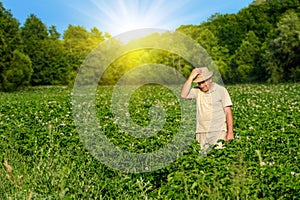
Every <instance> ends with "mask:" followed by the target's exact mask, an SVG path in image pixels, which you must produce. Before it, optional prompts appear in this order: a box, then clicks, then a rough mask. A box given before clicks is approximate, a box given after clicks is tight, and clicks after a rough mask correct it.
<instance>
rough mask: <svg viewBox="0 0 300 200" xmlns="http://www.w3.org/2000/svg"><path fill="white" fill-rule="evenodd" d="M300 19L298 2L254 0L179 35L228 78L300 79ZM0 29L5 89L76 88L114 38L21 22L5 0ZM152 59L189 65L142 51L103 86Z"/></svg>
mask: <svg viewBox="0 0 300 200" xmlns="http://www.w3.org/2000/svg"><path fill="white" fill-rule="evenodd" d="M299 22H300V2H299V0H257V1H254V2H253V3H252V4H251V5H249V6H248V7H246V8H243V9H241V10H240V11H239V12H238V13H236V14H219V13H216V14H214V15H212V16H211V17H210V18H209V19H207V20H206V21H205V22H201V23H200V24H199V25H182V26H180V27H178V28H177V29H176V32H178V33H183V34H185V35H188V36H190V37H191V38H193V39H194V40H195V41H196V42H198V43H199V44H200V45H201V46H202V47H204V48H205V49H206V51H207V52H208V53H209V55H210V56H211V57H212V58H213V60H214V63H215V65H216V66H217V67H218V70H219V71H220V73H221V75H222V79H223V80H224V81H225V82H226V83H256V82H269V83H280V82H298V81H300V53H299V52H300V23H299ZM0 27H1V28H0V54H1V57H0V91H14V90H16V89H18V88H22V87H24V86H37V85H72V83H73V82H74V79H75V77H76V74H77V72H78V69H79V68H80V66H81V64H82V62H83V61H84V60H85V58H86V57H87V56H88V55H89V53H90V52H91V51H92V50H93V49H95V48H96V47H97V46H98V45H99V44H100V43H102V42H103V41H105V40H108V39H110V38H111V35H110V34H109V33H106V32H102V31H100V30H98V29H97V28H96V27H95V28H92V29H91V30H87V29H86V28H85V27H83V26H73V25H69V27H68V28H67V30H65V31H64V33H63V35H62V34H61V33H59V32H58V31H57V30H56V26H55V25H51V26H50V27H47V26H46V25H45V24H44V23H43V22H42V20H41V19H39V18H38V16H36V15H35V14H30V15H29V16H28V18H27V19H26V21H25V22H24V24H23V25H21V24H20V23H19V21H18V19H16V18H14V16H13V15H12V13H11V11H10V10H8V9H6V8H4V6H3V4H2V3H1V2H0ZM148 39H149V38H148ZM114 45H116V46H118V45H121V42H120V43H118V42H116V43H114ZM166 55H168V56H166ZM149 62H151V63H161V64H166V65H168V66H172V67H174V68H176V69H177V70H178V71H180V72H181V73H182V74H183V75H184V76H187V75H188V74H189V71H190V70H191V68H192V67H191V66H190V65H189V63H186V62H185V61H184V60H183V61H182V60H181V58H179V57H178V56H176V55H171V54H169V53H167V52H157V51H156V52H154V51H148V50H139V51H136V52H132V53H130V54H127V55H124V56H123V57H122V58H120V59H118V60H116V62H114V63H112V65H113V67H112V68H111V69H110V70H111V73H106V75H105V76H104V77H103V78H102V79H101V80H100V81H99V83H100V84H112V83H113V82H114V81H115V80H114V79H115V78H114V77H112V75H113V74H114V73H113V70H114V69H115V70H119V69H123V71H124V70H127V69H130V68H132V66H137V65H139V64H143V63H149Z"/></svg>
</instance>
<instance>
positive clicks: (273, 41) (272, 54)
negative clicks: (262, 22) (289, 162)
mask: <svg viewBox="0 0 300 200" xmlns="http://www.w3.org/2000/svg"><path fill="white" fill-rule="evenodd" d="M299 20H300V19H299V17H298V16H297V14H296V13H295V12H294V11H288V12H287V13H285V14H284V15H283V16H282V18H281V19H280V21H279V22H278V24H277V28H276V29H275V30H274V32H272V34H271V36H270V40H269V41H268V43H267V50H266V51H267V56H268V57H267V59H268V60H269V62H268V63H269V65H268V66H267V70H268V72H269V73H270V79H269V81H270V82H275V83H278V82H285V81H298V80H299V79H297V78H298V77H299V76H300V75H299V74H298V73H299V68H300V56H299V50H300V24H299Z"/></svg>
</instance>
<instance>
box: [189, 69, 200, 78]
mask: <svg viewBox="0 0 300 200" xmlns="http://www.w3.org/2000/svg"><path fill="white" fill-rule="evenodd" d="M199 74H201V69H200V68H194V69H193V70H192V72H191V74H190V77H189V79H190V80H191V81H193V80H194V79H195V78H196V77H197V76H198V75H199Z"/></svg>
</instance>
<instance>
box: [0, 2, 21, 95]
mask: <svg viewBox="0 0 300 200" xmlns="http://www.w3.org/2000/svg"><path fill="white" fill-rule="evenodd" d="M19 25H20V24H19V22H18V21H17V19H15V18H14V17H13V16H12V14H11V12H10V11H8V10H6V9H5V8H4V7H3V5H2V3H1V2H0V55H1V56H0V90H1V86H2V84H3V72H4V71H5V70H7V69H8V68H9V66H10V63H11V61H12V59H13V52H14V50H17V49H19V50H20V51H22V46H21V43H22V40H21V36H20V31H19Z"/></svg>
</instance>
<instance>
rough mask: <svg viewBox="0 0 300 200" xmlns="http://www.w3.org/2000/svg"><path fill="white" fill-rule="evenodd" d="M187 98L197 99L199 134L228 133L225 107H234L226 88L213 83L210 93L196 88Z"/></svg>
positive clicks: (197, 126) (197, 129) (197, 127)
mask: <svg viewBox="0 0 300 200" xmlns="http://www.w3.org/2000/svg"><path fill="white" fill-rule="evenodd" d="M187 98H190V99H196V109H197V115H196V116H197V125H196V132H197V133H199V132H206V133H207V132H219V131H226V129H227V126H226V116H225V107H227V106H232V102H231V98H230V96H229V93H228V91H227V89H226V88H225V87H223V86H220V85H218V84H217V83H213V87H212V89H211V90H210V91H209V93H205V92H202V91H201V90H200V88H199V87H194V88H192V89H191V90H190V93H189V95H188V97H187Z"/></svg>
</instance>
